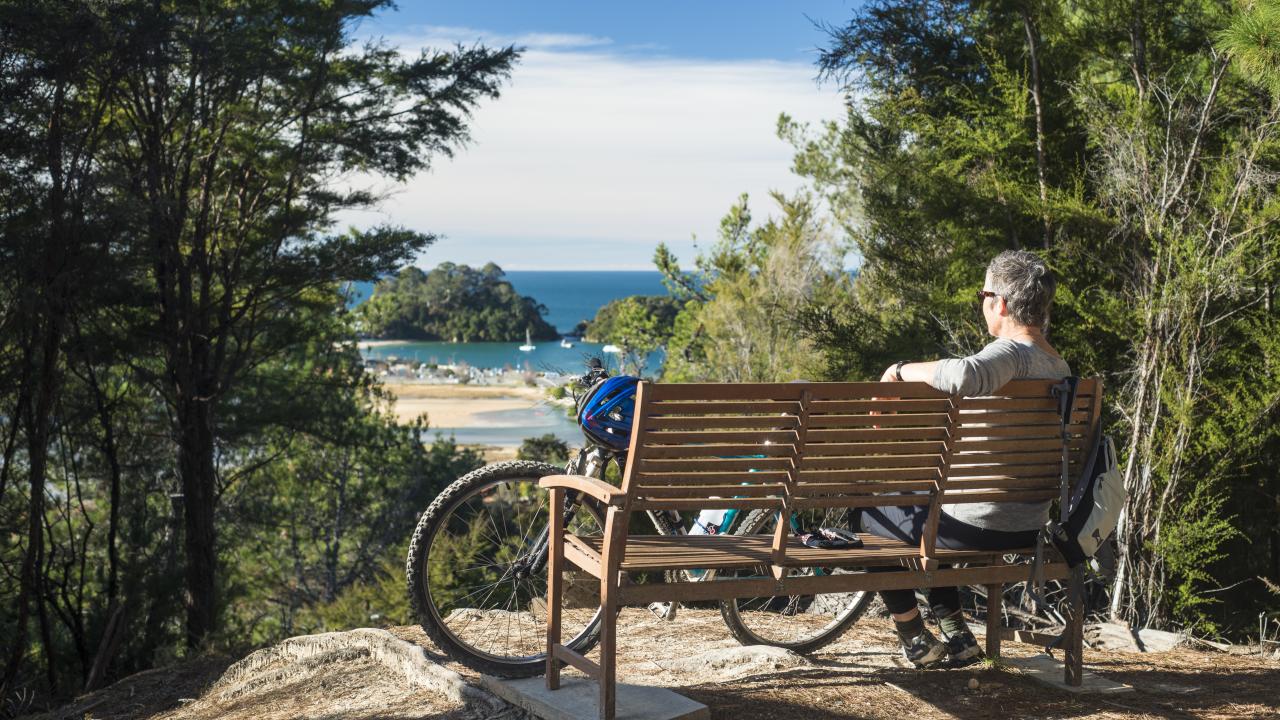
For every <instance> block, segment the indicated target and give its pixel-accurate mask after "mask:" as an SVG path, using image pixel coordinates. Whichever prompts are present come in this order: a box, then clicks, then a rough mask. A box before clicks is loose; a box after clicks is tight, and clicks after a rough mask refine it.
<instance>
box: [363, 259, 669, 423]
mask: <svg viewBox="0 0 1280 720" xmlns="http://www.w3.org/2000/svg"><path fill="white" fill-rule="evenodd" d="M506 278H507V280H508V281H509V282H510V283H511V285H512V286H513V287H514V288H515V290H516V292H518V293H520V294H521V295H525V296H528V297H532V298H533V299H535V300H537V301H538V302H539V303H541V304H542V305H545V306H546V308H547V313H546V315H545V317H546V319H547V322H549V323H551V324H552V325H554V326H555V327H556V329H557V330H559V331H560V333H561V334H564V333H567V332H569V331H570V330H572V328H573V327H574V326H575V325H576V324H577V323H578V322H579V321H580V320H591V319H592V318H594V317H595V314H596V312H597V311H598V310H599V309H600V308H601V307H603V306H604V305H606V304H608V303H609V302H610V301H612V300H616V299H618V298H623V297H627V296H630V295H665V294H666V292H667V291H666V288H665V287H664V286H663V284H662V274H661V273H659V272H657V271H648V270H646V271H612V272H594V271H576V270H547V271H534V270H528V271H511V272H508V273H506ZM351 290H352V291H351V305H352V306H354V305H358V304H359V303H360V302H363V301H364V300H365V299H367V298H368V297H369V295H370V294H371V292H372V283H355V284H354V285H353V287H352V289H351ZM522 344H523V340H520V341H513V342H500V343H495V342H484V343H447V342H418V341H405V342H394V343H380V344H378V345H373V346H369V347H365V348H363V349H362V351H361V352H362V354H363V355H364V356H365V357H367V358H378V359H383V360H391V359H393V358H394V359H395V360H399V361H417V362H423V363H434V364H437V365H446V364H447V365H456V364H458V363H466V364H468V365H471V366H472V367H477V368H494V369H512V370H531V371H535V372H538V371H541V372H554V373H559V374H562V375H577V374H581V373H582V372H583V370H584V369H585V367H586V361H587V360H588V359H589V358H591V357H597V358H600V359H601V360H602V361H603V362H604V364H605V367H606V368H609V369H610V370H611V372H614V373H616V372H617V371H618V356H617V355H614V354H612V353H606V352H604V346H603V345H601V344H600V343H587V342H581V341H576V340H575V341H573V347H570V348H565V347H561V345H560V342H559V341H556V340H547V341H537V342H535V343H534V345H535V349H534V350H532V351H529V352H524V351H521V350H520V349H519V346H520V345H522ZM661 364H662V354H661V353H660V352H658V353H653V354H652V355H650V356H649V358H648V359H647V360H646V366H645V374H646V375H652V374H656V373H657V371H658V370H659V369H660V367H661ZM431 432H432V433H435V432H441V433H442V434H444V435H446V436H447V435H452V436H453V437H454V439H455V440H457V441H458V442H459V443H464V444H482V445H498V446H504V447H510V446H515V445H519V444H520V441H521V440H523V439H524V438H526V437H533V436H537V435H543V434H546V433H551V434H553V435H555V436H557V437H559V438H560V439H562V440H564V441H566V442H568V443H569V444H570V445H572V446H575V447H576V446H580V445H581V443H582V432H581V430H579V428H578V426H577V424H576V423H574V422H573V421H572V420H571V419H569V418H568V417H566V416H565V415H564V413H563V412H562V411H560V410H559V409H557V408H553V407H543V406H539V407H533V408H528V409H520V410H507V411H502V412H494V413H478V414H477V415H476V416H475V422H473V423H472V424H471V425H470V426H469V427H457V428H444V427H434V426H433V427H432V429H431Z"/></svg>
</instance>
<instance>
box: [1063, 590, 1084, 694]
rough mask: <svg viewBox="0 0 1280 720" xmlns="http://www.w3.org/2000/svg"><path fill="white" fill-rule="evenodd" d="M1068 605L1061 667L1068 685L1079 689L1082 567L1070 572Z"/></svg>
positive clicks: (1081, 677) (1082, 601)
mask: <svg viewBox="0 0 1280 720" xmlns="http://www.w3.org/2000/svg"><path fill="white" fill-rule="evenodd" d="M1067 592H1068V598H1069V601H1070V602H1069V605H1068V608H1067V627H1066V628H1065V629H1064V630H1063V632H1065V633H1066V637H1064V638H1063V647H1064V654H1065V656H1066V657H1064V658H1063V665H1064V666H1065V674H1066V677H1065V678H1064V680H1065V681H1066V683H1067V684H1068V685H1071V686H1073V687H1079V686H1080V685H1081V684H1082V683H1084V657H1083V654H1084V567H1083V566H1077V567H1075V568H1074V569H1072V570H1071V582H1070V585H1069V586H1068V588H1067Z"/></svg>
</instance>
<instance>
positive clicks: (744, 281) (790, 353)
mask: <svg viewBox="0 0 1280 720" xmlns="http://www.w3.org/2000/svg"><path fill="white" fill-rule="evenodd" d="M773 199H774V201H775V202H777V203H778V205H779V207H780V208H781V210H782V214H781V216H780V217H778V218H770V219H769V220H767V221H766V222H765V223H763V224H761V225H759V226H757V227H752V216H751V212H750V210H749V208H748V205H747V197H746V196H745V195H743V196H742V197H741V198H739V200H738V202H737V203H735V204H734V205H733V207H731V208H730V210H729V213H728V214H727V215H725V217H724V219H722V220H721V222H720V237H719V238H718V239H717V242H716V243H715V244H714V245H713V246H712V247H711V248H710V250H709V251H707V252H705V253H702V254H699V256H698V257H697V258H696V260H695V266H696V267H697V272H696V273H692V277H690V276H686V275H685V273H684V272H683V271H682V270H680V267H679V265H678V264H677V263H676V262H675V259H674V257H672V256H671V255H670V252H669V251H668V250H667V249H666V247H665V246H659V247H658V250H657V253H656V254H655V258H656V263H657V264H658V266H659V268H660V269H662V270H663V272H664V275H666V276H667V279H668V283H669V284H670V285H671V286H673V287H685V288H689V290H688V294H689V295H690V298H691V299H690V300H689V301H688V302H687V303H686V304H685V305H684V307H683V309H682V310H681V311H680V313H679V314H678V315H677V316H676V318H675V321H674V323H673V328H672V331H671V339H670V341H669V343H668V345H667V358H666V362H665V364H664V366H663V379H664V380H667V381H675V382H688V381H715V382H769V381H781V380H794V379H798V378H804V377H806V376H811V375H812V373H814V372H817V371H818V370H819V368H820V365H821V363H820V360H819V358H818V353H817V352H816V349H815V347H814V346H813V344H812V343H811V341H809V340H808V339H806V338H805V337H803V333H802V327H801V325H800V323H799V316H800V315H801V313H802V311H803V310H804V309H805V308H807V307H809V306H811V305H812V304H814V303H822V304H828V305H835V304H839V303H840V302H841V299H842V298H843V297H844V296H845V295H846V294H847V293H848V292H849V277H848V275H847V274H846V273H845V271H844V268H843V261H844V253H843V252H840V250H839V249H838V247H837V246H836V245H835V244H834V242H832V240H831V238H830V237H829V236H828V235H827V234H826V231H825V228H824V226H823V223H822V221H821V220H820V217H819V215H818V214H817V210H816V208H815V206H814V203H813V202H812V201H811V200H810V199H809V198H808V197H805V196H803V195H802V196H799V197H795V198H787V197H784V196H782V195H776V194H775V195H774V196H773ZM695 289H696V290H695ZM696 298H701V299H696Z"/></svg>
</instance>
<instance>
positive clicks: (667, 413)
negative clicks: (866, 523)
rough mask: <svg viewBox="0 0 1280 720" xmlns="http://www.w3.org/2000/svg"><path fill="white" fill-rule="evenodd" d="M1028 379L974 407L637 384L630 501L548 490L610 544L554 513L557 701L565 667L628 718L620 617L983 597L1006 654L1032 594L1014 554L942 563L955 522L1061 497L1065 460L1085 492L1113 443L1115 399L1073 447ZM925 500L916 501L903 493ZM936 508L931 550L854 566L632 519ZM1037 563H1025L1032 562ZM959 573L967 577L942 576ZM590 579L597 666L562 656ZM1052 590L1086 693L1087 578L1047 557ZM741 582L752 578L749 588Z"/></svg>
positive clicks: (604, 712) (590, 489) (805, 388)
mask: <svg viewBox="0 0 1280 720" xmlns="http://www.w3.org/2000/svg"><path fill="white" fill-rule="evenodd" d="M1057 385H1059V383H1057V382H1054V381H1047V380H1019V381H1014V382H1012V383H1009V384H1008V385H1006V386H1005V387H1004V388H1001V389H1000V390H999V391H998V392H997V393H996V394H994V395H992V396H989V397H975V398H965V397H958V396H950V395H947V394H945V393H942V392H939V391H937V390H935V389H933V388H931V387H929V386H928V385H926V384H924V383H875V382H867V383H776V384H775V383H770V384H655V383H647V382H646V383H641V384H640V386H639V389H638V391H637V395H636V412H635V421H634V425H633V430H632V436H631V445H630V450H629V454H628V456H627V457H628V460H627V466H626V468H625V471H624V473H623V480H622V486H621V487H620V488H618V487H614V486H612V485H609V484H608V483H605V482H602V481H600V480H597V479H595V478H590V477H582V476H575V475H554V476H549V477H545V478H543V479H542V481H541V485H542V486H543V487H546V488H549V489H550V493H551V505H550V506H551V507H553V508H555V507H563V503H564V500H565V493H566V492H571V491H572V492H580V493H584V494H586V495H587V496H589V497H591V498H594V500H595V501H597V502H599V503H601V504H602V505H603V506H604V507H607V511H606V514H605V522H604V529H603V535H601V536H576V535H573V534H571V533H567V532H566V531H565V528H564V523H563V518H562V517H560V516H559V514H558V513H552V514H551V515H552V520H551V552H550V565H549V568H548V575H549V580H548V584H547V595H548V597H547V605H548V608H549V610H550V611H549V612H548V616H547V687H548V688H550V689H552V690H555V689H557V688H558V687H559V683H560V670H561V667H562V666H563V665H564V664H568V665H572V666H573V667H576V668H578V669H579V670H582V671H583V672H585V673H586V674H587V675H589V676H590V677H592V678H593V679H595V680H596V681H597V682H598V683H599V686H600V699H599V709H600V717H601V718H605V719H606V720H611V719H612V718H613V717H614V700H615V690H614V687H615V674H616V673H615V662H616V644H617V632H616V618H617V610H618V608H619V607H620V606H622V605H644V604H647V603H651V602H655V601H671V600H676V601H694V600H728V599H733V598H744V597H770V596H786V595H811V594H820V593H837V592H854V591H875V590H887V589H906V588H925V587H934V586H945V585H982V586H986V587H987V590H988V594H987V597H988V602H990V603H997V605H995V606H993V607H990V608H989V610H988V613H987V640H986V644H987V654H988V655H990V656H992V657H996V656H998V655H999V652H1000V630H1001V628H1000V616H1001V612H1000V610H999V607H998V602H999V598H1000V597H1001V594H1002V591H1003V587H1004V585H1006V584H1011V583H1017V582H1021V581H1023V580H1026V579H1027V574H1028V567H1027V565H1025V564H1006V563H1005V561H1004V556H1005V554H1006V552H999V553H994V552H960V551H954V550H945V549H939V548H938V547H937V546H936V533H937V528H938V520H939V514H940V510H941V505H942V504H944V503H961V502H1029V501H1035V500H1046V499H1058V498H1060V497H1061V496H1062V483H1063V482H1064V479H1063V457H1064V448H1065V454H1066V458H1067V461H1068V462H1069V474H1070V475H1071V477H1072V479H1074V476H1075V475H1076V474H1077V472H1078V470H1077V469H1078V468H1079V467H1080V466H1081V464H1082V463H1083V461H1084V460H1085V457H1084V453H1085V452H1086V449H1087V448H1090V447H1092V446H1093V439H1094V437H1095V435H1096V433H1097V432H1098V431H1099V411H1100V409H1101V384H1100V383H1099V382H1098V381H1096V380H1082V381H1080V384H1079V387H1078V393H1077V396H1076V400H1075V405H1074V407H1073V410H1072V413H1071V416H1070V417H1071V420H1070V424H1069V425H1068V427H1067V434H1066V435H1065V436H1064V434H1063V427H1062V424H1061V416H1060V414H1059V405H1058V402H1059V401H1058V398H1057V393H1056V392H1055V389H1054V388H1055V386H1057ZM903 492H917V493H924V494H922V495H920V496H918V497H916V498H912V501H911V502H909V503H908V502H904V499H903V497H902V496H900V495H893V494H891V493H903ZM926 503H927V504H928V506H929V515H928V520H927V522H926V526H925V529H924V533H923V537H922V539H921V542H920V544H919V547H915V546H912V545H907V544H904V543H900V542H896V541H890V540H884V539H881V538H878V537H875V536H869V535H866V534H863V536H862V537H863V540H864V542H865V546H864V547H862V548H858V549H851V550H822V549H815V548H809V547H805V546H804V545H802V544H801V543H799V542H798V541H797V540H796V539H795V538H794V537H792V534H791V530H790V523H788V522H778V523H776V527H777V528H778V529H777V531H776V532H775V533H774V534H773V535H772V537H770V536H768V535H757V536H732V535H730V536H725V535H674V536H659V535H630V534H629V533H628V529H627V528H628V524H629V523H628V520H629V517H630V514H631V513H634V512H643V511H646V510H659V509H661V510H667V509H675V510H680V511H697V510H701V509H707V508H737V509H740V510H753V509H758V508H764V509H767V510H776V511H778V512H780V513H789V512H792V511H800V510H805V509H811V508H828V507H859V506H861V507H866V506H884V505H906V504H910V505H924V504H926ZM1033 551H1034V550H1033V548H1021V549H1019V552H1022V553H1032V552H1033ZM951 564H963V567H942V566H943V565H951ZM883 565H890V566H893V565H899V566H901V567H902V569H903V571H902V572H844V573H835V574H813V573H806V574H801V572H802V571H804V569H806V568H812V567H823V568H831V567H844V568H868V567H872V566H883ZM574 567H576V568H580V569H581V570H583V571H585V572H587V573H590V574H591V575H592V576H594V577H596V578H598V579H599V580H600V598H601V603H602V605H603V608H604V612H603V618H602V621H601V622H602V628H601V632H600V663H599V664H598V665H597V664H596V663H594V662H592V661H591V660H589V659H587V658H585V657H583V656H582V655H580V654H578V653H576V652H574V651H572V650H570V649H568V648H567V647H565V646H564V645H562V644H561V643H560V607H561V595H562V593H563V588H564V584H563V580H562V576H561V573H562V572H564V571H565V570H567V569H572V568H574ZM693 568H699V569H705V570H726V569H742V568H759V569H760V570H759V572H758V573H753V576H751V577H733V578H720V577H717V578H715V579H711V580H704V581H700V582H695V581H690V582H677V583H651V584H631V583H629V582H628V579H627V577H628V575H627V574H628V573H631V572H639V571H662V570H675V569H693ZM1043 570H1044V577H1045V578H1047V579H1065V578H1068V577H1070V578H1072V587H1073V589H1072V592H1071V593H1070V597H1071V598H1072V602H1071V608H1070V611H1069V612H1068V627H1067V630H1066V636H1065V637H1064V650H1065V653H1066V662H1065V666H1066V670H1065V672H1066V679H1067V682H1068V683H1069V684H1073V685H1078V684H1080V682H1081V672H1082V668H1081V647H1082V638H1081V630H1082V626H1081V624H1082V605H1083V601H1082V591H1081V588H1080V581H1081V573H1080V572H1079V570H1077V571H1076V572H1074V573H1073V572H1071V571H1070V570H1069V569H1068V568H1067V566H1066V564H1065V563H1063V562H1062V561H1061V560H1060V559H1059V558H1057V556H1056V555H1053V554H1051V553H1050V554H1047V559H1046V561H1045V563H1044V565H1043ZM739 575H740V573H739Z"/></svg>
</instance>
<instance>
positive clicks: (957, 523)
mask: <svg viewBox="0 0 1280 720" xmlns="http://www.w3.org/2000/svg"><path fill="white" fill-rule="evenodd" d="M1056 285H1057V282H1056V280H1055V278H1054V276H1053V273H1052V272H1051V271H1050V270H1049V269H1048V268H1047V267H1046V266H1045V264H1044V262H1043V261H1042V260H1041V259H1040V258H1039V257H1038V256H1036V255H1035V254H1034V253H1031V252H1028V251H1026V250H1009V251H1005V252H1002V253H1000V254H999V255H997V256H996V257H995V259H994V260H992V261H991V264H990V265H988V266H987V273H986V281H985V283H984V284H983V289H982V290H980V291H979V292H978V301H979V302H980V303H981V306H982V315H983V318H984V319H985V320H986V322H987V332H989V333H990V334H991V335H993V336H994V337H995V338H996V339H995V340H994V341H993V342H991V343H990V344H988V345H987V346H986V347H984V348H983V349H982V350H981V351H979V352H978V353H976V354H974V355H970V356H968V357H964V358H959V359H952V360H936V361H933V362H905V361H904V362H898V363H895V364H894V365H893V366H891V367H890V368H889V369H888V370H886V371H885V373H884V376H883V377H881V378H880V379H881V381H882V382H891V381H897V382H902V381H907V382H926V383H928V384H929V385H931V386H933V387H935V388H937V389H939V390H942V391H943V392H946V393H950V394H953V395H961V396H967V397H972V396H981V395H989V394H991V393H992V392H995V391H996V390H997V389H999V388H1000V387H1002V386H1003V385H1004V384H1005V383H1007V382H1009V381H1010V380H1021V379H1059V378H1064V377H1067V376H1069V375H1071V368H1070V367H1069V366H1068V365H1067V363H1066V361H1065V360H1063V359H1062V357H1061V356H1060V355H1058V353H1057V351H1056V350H1054V349H1053V346H1051V345H1050V344H1049V341H1048V340H1047V339H1046V338H1045V330H1046V329H1047V328H1048V325H1049V307H1050V305H1051V304H1052V302H1053V293H1054V290H1055V288H1056ZM1049 503H1050V501H1048V500H1044V501H1037V502H1030V503H1015V502H1005V503H990V502H975V503H961V504H954V505H943V506H942V515H941V517H940V519H939V522H938V534H937V544H938V547H940V548H949V549H954V550H1008V549H1015V548H1026V547H1031V546H1033V545H1035V543H1036V534H1037V533H1038V532H1039V530H1040V528H1041V527H1042V526H1043V525H1044V524H1045V522H1046V521H1047V520H1048V518H1049ZM928 510H929V508H928V506H927V505H908V506H904V507H887V506H886V507H880V508H871V507H869V508H858V509H857V510H856V511H855V512H854V518H853V527H854V529H855V530H861V531H863V532H867V533H871V534H873V535H878V536H880V537H884V538H890V539H899V540H902V541H903V542H907V543H913V544H918V543H919V542H920V536H921V534H922V532H923V530H924V526H925V519H926V517H927V516H928ZM884 569H886V570H887V569H890V568H884ZM880 596H881V597H882V598H883V599H884V604H885V606H886V607H887V608H888V609H889V612H890V613H891V614H892V615H893V621H894V624H895V625H896V626H897V631H898V636H899V639H900V640H901V642H902V652H903V655H904V656H905V657H906V658H907V659H908V660H910V661H911V662H912V663H913V664H915V665H916V666H918V667H926V666H929V665H934V664H938V663H940V662H942V661H944V660H948V659H949V660H950V661H952V662H953V663H965V662H971V661H973V659H975V658H977V657H979V656H981V654H982V650H981V649H980V648H979V647H978V642H977V640H975V639H974V637H973V634H972V633H971V632H969V629H968V627H967V626H966V625H965V621H964V616H963V614H962V612H961V610H960V593H959V590H958V589H957V588H955V587H935V588H932V589H931V590H930V591H929V596H928V600H929V605H930V607H931V608H932V609H933V612H934V615H935V617H937V618H938V626H939V628H940V629H941V631H942V634H943V637H944V638H945V639H946V642H945V643H942V642H939V641H938V640H937V639H936V638H935V637H934V636H933V634H932V633H930V632H929V630H928V629H927V628H926V627H925V625H924V620H923V619H922V618H921V617H920V609H919V608H918V607H917V605H916V597H915V592H914V591H912V590H885V591H882V592H881V593H880Z"/></svg>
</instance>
